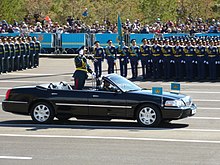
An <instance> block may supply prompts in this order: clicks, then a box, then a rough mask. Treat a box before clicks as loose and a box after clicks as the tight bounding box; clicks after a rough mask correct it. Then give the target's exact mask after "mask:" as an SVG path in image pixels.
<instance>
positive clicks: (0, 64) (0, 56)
mask: <svg viewBox="0 0 220 165" xmlns="http://www.w3.org/2000/svg"><path fill="white" fill-rule="evenodd" d="M4 56H5V47H4V45H3V43H1V42H0V73H2V72H3V70H4Z"/></svg>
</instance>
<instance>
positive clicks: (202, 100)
mask: <svg viewBox="0 0 220 165" xmlns="http://www.w3.org/2000/svg"><path fill="white" fill-rule="evenodd" d="M193 101H198V102H220V100H209V99H193Z"/></svg>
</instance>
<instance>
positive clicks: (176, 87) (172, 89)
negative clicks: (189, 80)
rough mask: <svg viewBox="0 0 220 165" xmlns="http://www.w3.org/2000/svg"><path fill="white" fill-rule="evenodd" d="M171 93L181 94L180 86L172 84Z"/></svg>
mask: <svg viewBox="0 0 220 165" xmlns="http://www.w3.org/2000/svg"><path fill="white" fill-rule="evenodd" d="M171 91H174V92H179V91H180V84H179V83H171Z"/></svg>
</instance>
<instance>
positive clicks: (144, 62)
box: [140, 38, 151, 79]
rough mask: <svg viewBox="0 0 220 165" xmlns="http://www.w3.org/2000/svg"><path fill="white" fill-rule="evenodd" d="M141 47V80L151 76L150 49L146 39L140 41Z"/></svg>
mask: <svg viewBox="0 0 220 165" xmlns="http://www.w3.org/2000/svg"><path fill="white" fill-rule="evenodd" d="M142 42H143V45H141V46H140V59H141V68H142V75H143V79H146V78H149V77H150V76H151V69H150V68H151V67H150V63H151V47H150V46H149V45H148V44H147V39H146V38H144V39H142Z"/></svg>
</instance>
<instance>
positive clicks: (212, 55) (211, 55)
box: [208, 54, 216, 57]
mask: <svg viewBox="0 0 220 165" xmlns="http://www.w3.org/2000/svg"><path fill="white" fill-rule="evenodd" d="M208 56H209V57H216V55H214V54H209V55H208Z"/></svg>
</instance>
